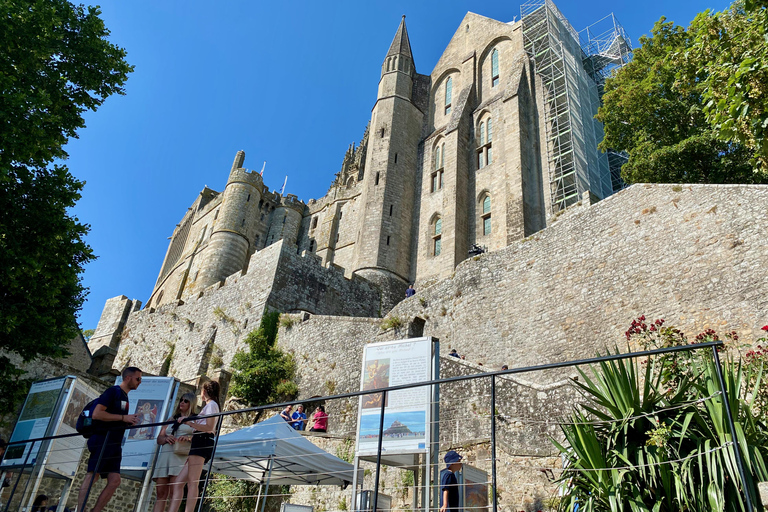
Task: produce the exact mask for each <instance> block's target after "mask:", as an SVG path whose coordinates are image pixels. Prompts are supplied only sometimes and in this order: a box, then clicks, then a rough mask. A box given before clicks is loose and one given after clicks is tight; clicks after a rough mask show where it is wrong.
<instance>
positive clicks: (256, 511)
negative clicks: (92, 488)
mask: <svg viewBox="0 0 768 512" xmlns="http://www.w3.org/2000/svg"><path fill="white" fill-rule="evenodd" d="M263 488H264V484H259V494H257V495H256V507H255V508H254V509H253V512H259V501H260V500H261V490H262V489H263ZM56 512H58V511H56Z"/></svg>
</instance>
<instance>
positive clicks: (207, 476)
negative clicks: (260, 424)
mask: <svg viewBox="0 0 768 512" xmlns="http://www.w3.org/2000/svg"><path fill="white" fill-rule="evenodd" d="M223 419H224V417H223V416H219V417H218V422H217V423H216V437H214V438H213V451H212V452H211V460H209V461H208V471H207V472H206V473H205V483H203V490H202V492H201V493H200V503H198V505H197V512H202V510H203V500H204V499H205V491H206V490H207V489H208V480H210V479H211V470H212V468H213V458H214V457H215V456H216V447H218V445H219V434H220V433H221V424H222V423H223V421H222V420H223ZM77 512H81V511H80V510H78V511H77Z"/></svg>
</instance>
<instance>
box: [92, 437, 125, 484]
mask: <svg viewBox="0 0 768 512" xmlns="http://www.w3.org/2000/svg"><path fill="white" fill-rule="evenodd" d="M113 438H114V439H116V441H113V440H112V439H113ZM106 440H107V439H106V437H105V436H104V435H103V434H94V435H92V436H91V437H89V438H88V451H89V452H91V455H90V456H89V457H88V472H89V473H99V474H100V475H101V476H102V477H104V478H106V477H107V475H108V474H109V473H119V472H120V462H121V461H122V459H123V447H122V441H123V436H122V433H121V434H116V433H114V432H113V433H111V434H110V435H109V442H108V443H107V444H106V445H105V444H104V443H105V442H106ZM102 448H103V449H104V451H103V452H102ZM99 455H101V460H99ZM97 464H98V467H96V466H97Z"/></svg>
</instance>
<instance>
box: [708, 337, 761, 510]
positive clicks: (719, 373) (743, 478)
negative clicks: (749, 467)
mask: <svg viewBox="0 0 768 512" xmlns="http://www.w3.org/2000/svg"><path fill="white" fill-rule="evenodd" d="M712 355H713V356H714V358H715V369H716V370H717V379H718V380H719V381H720V390H721V391H722V395H721V396H722V398H723V404H725V415H726V417H727V418H728V428H729V429H730V430H731V441H733V451H734V453H735V454H736V466H737V467H738V468H739V476H740V477H741V486H742V489H743V490H744V500H745V502H746V504H747V510H749V511H750V512H752V511H753V510H754V508H753V507H752V498H751V497H750V495H749V489H748V488H747V478H746V474H745V473H744V462H743V461H742V460H741V448H740V447H739V441H738V439H737V438H736V426H735V425H734V424H733V415H732V414H731V404H730V403H729V401H728V394H727V392H726V390H725V379H723V371H722V369H721V368H720V355H719V354H718V353H717V347H712Z"/></svg>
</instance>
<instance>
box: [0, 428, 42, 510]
mask: <svg viewBox="0 0 768 512" xmlns="http://www.w3.org/2000/svg"><path fill="white" fill-rule="evenodd" d="M36 442H37V441H32V446H30V447H29V452H27V456H26V457H25V458H24V465H23V466H21V471H19V476H18V477H17V478H16V483H14V484H13V489H11V495H10V496H8V503H6V504H5V512H8V508H9V507H10V506H11V500H12V499H13V495H14V494H15V493H16V488H17V487H18V486H19V480H21V475H22V474H24V468H25V467H27V463H29V456H30V455H32V451H33V450H34V449H35V443H36ZM6 450H7V448H6ZM3 460H5V454H3ZM29 477H30V478H32V473H31V472H30V474H29ZM21 502H22V503H23V502H24V500H22V501H21Z"/></svg>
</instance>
